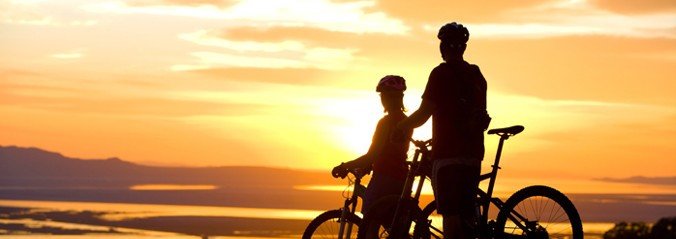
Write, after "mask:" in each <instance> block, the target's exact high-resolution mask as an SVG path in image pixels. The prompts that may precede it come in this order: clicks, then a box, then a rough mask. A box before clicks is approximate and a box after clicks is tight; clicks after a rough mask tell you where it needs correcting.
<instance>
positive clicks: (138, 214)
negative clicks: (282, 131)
mask: <svg viewBox="0 0 676 239" xmlns="http://www.w3.org/2000/svg"><path fill="white" fill-rule="evenodd" d="M0 206H6V207H22V208H36V209H35V210H34V211H38V212H39V211H42V212H49V211H54V210H58V211H100V212H111V213H109V214H104V215H103V217H104V218H105V219H106V220H128V219H133V218H148V217H163V216H197V217H214V216H222V217H238V218H254V219H255V218H264V219H279V220H289V219H290V220H298V219H302V220H308V221H309V220H311V219H312V218H314V217H316V216H317V215H319V214H320V213H321V212H322V211H319V210H294V209H266V208H242V207H208V206H183V205H158V204H131V203H93V202H57V201H27V200H0ZM112 212H115V213H112ZM432 220H433V222H441V218H440V217H438V216H435V217H434V218H432ZM2 223H22V224H25V225H28V226H31V227H40V226H51V227H59V228H66V229H86V230H92V231H99V232H101V233H102V234H96V238H110V239H127V238H168V239H184V238H200V237H199V236H194V235H193V236H191V235H185V234H179V233H171V232H160V231H153V230H141V229H130V228H124V227H109V226H96V225H86V224H80V223H69V222H55V221H45V220H34V219H18V220H14V219H13V220H9V219H0V224H2ZM613 225H614V224H613V223H610V222H588V223H585V224H584V228H585V234H587V235H588V236H587V238H601V235H602V234H603V232H605V231H607V230H608V229H610V228H612V227H613ZM437 226H439V227H440V226H441V225H437ZM108 230H115V231H116V232H118V233H117V234H105V233H106V232H107V231H108ZM236 233H239V235H232V236H210V237H209V238H212V239H213V238H218V239H235V238H243V237H246V238H248V239H253V238H261V239H263V238H265V239H269V238H298V235H295V236H288V237H284V236H283V235H274V237H273V236H270V237H260V236H258V237H254V236H255V233H253V234H252V233H251V232H248V231H246V230H244V231H239V232H236ZM0 234H1V233H0ZM0 237H1V238H23V239H34V238H44V237H45V235H0ZM49 238H57V239H84V238H92V235H91V234H89V235H49Z"/></svg>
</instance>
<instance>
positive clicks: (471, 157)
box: [397, 22, 490, 238]
mask: <svg viewBox="0 0 676 239" xmlns="http://www.w3.org/2000/svg"><path fill="white" fill-rule="evenodd" d="M437 37H438V38H439V40H441V43H440V44H439V49H440V52H441V57H442V59H443V60H444V62H443V63H441V64H440V65H439V66H437V67H435V68H434V69H433V70H432V72H431V73H430V76H429V79H428V81H427V86H426V87H425V91H424V93H423V95H422V103H421V105H420V108H419V109H418V110H417V111H415V112H414V113H413V114H411V116H410V117H408V118H407V119H405V120H403V121H402V122H400V123H399V124H398V125H397V128H399V129H404V130H408V129H411V128H415V127H419V126H421V125H422V124H424V123H425V122H426V121H427V120H428V119H429V118H430V117H432V118H433V121H432V158H433V166H432V185H433V188H434V196H435V199H436V201H437V212H438V213H439V214H441V215H442V216H443V228H444V234H445V236H446V238H472V236H473V235H474V233H475V231H474V228H475V226H476V223H475V222H476V219H475V207H474V198H475V197H476V191H475V190H476V188H477V186H478V183H479V174H480V172H481V160H482V159H483V155H484V144H483V131H484V130H485V129H486V128H487V127H488V123H489V122H490V117H489V116H488V114H487V113H486V80H485V79H484V77H483V75H482V74H481V71H480V70H479V67H477V66H476V65H472V64H469V63H467V62H466V61H465V60H464V59H463V54H464V52H465V49H466V47H467V40H469V31H468V30H467V28H465V27H464V26H463V25H462V24H458V23H455V22H453V23H449V24H446V25H444V26H443V27H441V29H439V34H438V35H437Z"/></svg>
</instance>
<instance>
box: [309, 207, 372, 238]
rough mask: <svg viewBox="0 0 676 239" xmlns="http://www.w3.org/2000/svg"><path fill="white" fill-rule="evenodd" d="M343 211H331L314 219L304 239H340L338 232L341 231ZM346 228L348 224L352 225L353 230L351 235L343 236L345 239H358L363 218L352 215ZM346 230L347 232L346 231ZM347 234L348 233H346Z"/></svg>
mask: <svg viewBox="0 0 676 239" xmlns="http://www.w3.org/2000/svg"><path fill="white" fill-rule="evenodd" d="M341 213H342V211H341V210H330V211H326V212H324V213H322V214H320V215H319V216H317V217H316V218H315V219H313V220H312V221H311V222H310V224H308V226H307V227H306V228H305V232H304V233H303V239H325V238H326V239H334V238H338V232H339V231H340V215H341ZM345 220H346V224H345V225H346V226H347V225H348V224H351V225H352V230H351V232H350V234H349V235H347V234H345V235H343V238H344V239H354V238H357V231H358V230H359V225H360V224H361V221H362V220H361V218H359V216H357V215H354V214H352V213H350V214H348V215H347V218H345ZM344 230H347V228H346V229H344ZM344 233H347V232H344Z"/></svg>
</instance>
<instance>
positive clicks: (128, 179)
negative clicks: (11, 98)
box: [0, 146, 340, 188]
mask: <svg viewBox="0 0 676 239" xmlns="http://www.w3.org/2000/svg"><path fill="white" fill-rule="evenodd" d="M335 183H340V182H337V181H336V180H333V179H332V178H331V177H330V175H329V173H328V172H312V171H302V170H291V169H279V168H265V167H247V166H227V167H195V168H188V167H155V166H147V165H139V164H135V163H131V162H127V161H124V160H121V159H119V158H108V159H77V158H70V157H66V156H63V155H62V154H59V153H55V152H49V151H45V150H42V149H38V148H23V147H15V146H4V147H3V146H0V187H10V188H11V187H21V188H23V187H98V188H100V187H112V188H118V187H119V188H128V187H129V186H132V185H137V184H211V185H217V186H220V187H223V188H233V187H234V188H237V187H247V188H250V187H275V188H280V187H292V186H293V185H307V184H335Z"/></svg>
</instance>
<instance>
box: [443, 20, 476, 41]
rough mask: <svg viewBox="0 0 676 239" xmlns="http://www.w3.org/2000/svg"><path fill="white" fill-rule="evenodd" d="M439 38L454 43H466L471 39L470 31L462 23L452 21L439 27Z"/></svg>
mask: <svg viewBox="0 0 676 239" xmlns="http://www.w3.org/2000/svg"><path fill="white" fill-rule="evenodd" d="M437 38H439V40H441V41H442V42H448V43H450V44H453V45H460V44H466V43H467V40H469V31H468V30H467V28H465V27H464V26H463V25H462V24H458V23H456V22H452V23H448V24H446V25H444V26H443V27H441V28H440V29H439V34H437Z"/></svg>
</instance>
